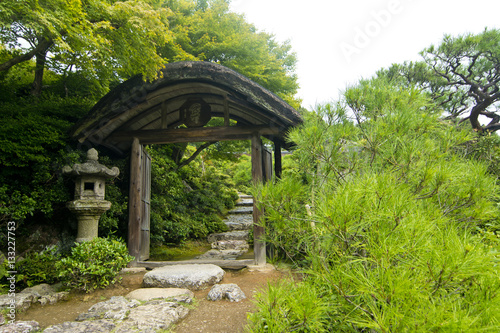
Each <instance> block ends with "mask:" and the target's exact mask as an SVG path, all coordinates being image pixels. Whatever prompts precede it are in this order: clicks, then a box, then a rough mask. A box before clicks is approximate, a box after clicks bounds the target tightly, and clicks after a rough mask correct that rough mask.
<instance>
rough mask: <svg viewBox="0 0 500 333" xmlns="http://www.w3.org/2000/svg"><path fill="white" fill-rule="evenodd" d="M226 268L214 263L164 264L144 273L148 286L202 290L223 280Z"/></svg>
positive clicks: (143, 282) (144, 280)
mask: <svg viewBox="0 0 500 333" xmlns="http://www.w3.org/2000/svg"><path fill="white" fill-rule="evenodd" d="M223 277H224V270H223V269H222V268H220V267H219V266H216V265H212V264H189V265H172V266H163V267H158V268H155V269H153V270H152V271H150V272H147V273H146V274H144V279H143V281H142V284H143V286H144V287H146V288H171V287H174V288H186V289H190V290H202V289H206V288H208V287H209V286H212V285H214V284H216V283H218V282H220V281H221V280H222V278H223Z"/></svg>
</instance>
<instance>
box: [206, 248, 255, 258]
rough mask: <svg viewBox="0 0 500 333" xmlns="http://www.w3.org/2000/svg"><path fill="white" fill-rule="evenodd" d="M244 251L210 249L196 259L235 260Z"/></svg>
mask: <svg viewBox="0 0 500 333" xmlns="http://www.w3.org/2000/svg"><path fill="white" fill-rule="evenodd" d="M245 252H246V251H244V250H232V249H231V250H216V249H212V250H209V251H207V252H205V253H203V254H202V255H200V256H197V257H196V259H200V260H236V258H238V257H239V256H241V255H242V254H244V253H245Z"/></svg>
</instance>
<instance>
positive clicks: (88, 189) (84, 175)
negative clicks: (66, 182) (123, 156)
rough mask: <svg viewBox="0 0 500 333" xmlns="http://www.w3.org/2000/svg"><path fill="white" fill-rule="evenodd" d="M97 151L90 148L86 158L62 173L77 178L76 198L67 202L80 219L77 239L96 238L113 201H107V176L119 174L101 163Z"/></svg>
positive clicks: (113, 176)
mask: <svg viewBox="0 0 500 333" xmlns="http://www.w3.org/2000/svg"><path fill="white" fill-rule="evenodd" d="M97 160H98V153H97V150H95V149H94V148H92V149H89V151H87V161H86V162H85V163H83V164H75V165H73V167H70V166H69V165H66V166H64V168H63V170H62V171H63V174H65V175H69V176H71V177H73V178H74V180H75V200H73V201H70V202H68V203H67V205H66V206H67V207H68V208H69V210H71V211H72V212H74V213H75V214H76V216H77V219H78V235H77V237H76V241H77V242H85V241H89V240H92V239H94V238H97V230H98V225H99V219H100V217H101V215H102V213H104V212H105V211H107V210H108V209H109V208H110V207H111V202H109V201H106V200H104V194H105V186H106V179H107V178H115V177H116V176H118V175H119V174H120V170H119V169H118V168H117V167H113V168H111V169H109V168H107V167H106V166H104V165H102V164H99V162H98V161H97Z"/></svg>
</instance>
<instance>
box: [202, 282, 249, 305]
mask: <svg viewBox="0 0 500 333" xmlns="http://www.w3.org/2000/svg"><path fill="white" fill-rule="evenodd" d="M245 298H247V297H246V296H245V293H244V292H243V291H242V290H241V288H240V287H238V285H237V284H234V283H227V284H216V285H215V286H213V287H212V289H210V291H209V292H208V296H207V299H208V300H209V301H220V300H222V299H227V300H229V301H231V302H239V301H241V300H243V299H245Z"/></svg>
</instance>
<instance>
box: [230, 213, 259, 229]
mask: <svg viewBox="0 0 500 333" xmlns="http://www.w3.org/2000/svg"><path fill="white" fill-rule="evenodd" d="M224 223H225V224H226V225H227V227H228V229H229V231H233V230H250V229H252V226H253V215H252V214H232V215H228V216H226V218H225V219H224Z"/></svg>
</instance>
